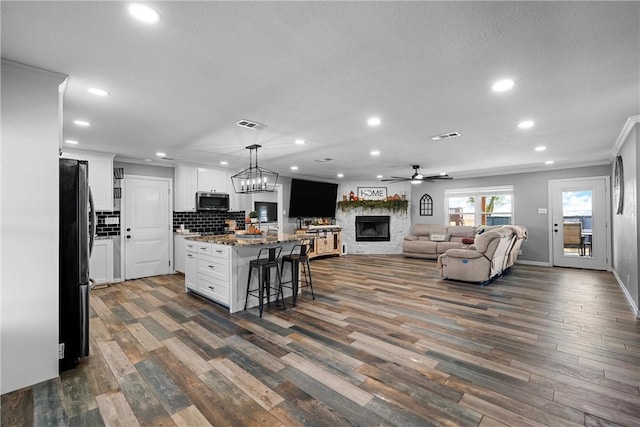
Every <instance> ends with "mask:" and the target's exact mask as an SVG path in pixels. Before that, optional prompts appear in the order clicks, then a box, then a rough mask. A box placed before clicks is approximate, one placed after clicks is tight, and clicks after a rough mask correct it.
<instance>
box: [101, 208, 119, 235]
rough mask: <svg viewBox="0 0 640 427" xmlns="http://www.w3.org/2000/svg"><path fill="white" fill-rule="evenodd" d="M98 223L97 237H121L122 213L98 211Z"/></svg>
mask: <svg viewBox="0 0 640 427" xmlns="http://www.w3.org/2000/svg"><path fill="white" fill-rule="evenodd" d="M96 217H97V219H98V221H97V223H96V235H97V236H98V237H110V236H119V235H120V211H98V212H96Z"/></svg>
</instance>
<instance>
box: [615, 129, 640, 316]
mask: <svg viewBox="0 0 640 427" xmlns="http://www.w3.org/2000/svg"><path fill="white" fill-rule="evenodd" d="M628 124H631V123H629V122H628ZM620 142H621V144H622V145H621V147H620V150H619V151H618V153H617V154H618V155H620V156H622V165H623V171H624V175H623V176H624V205H623V210H622V214H620V215H617V214H616V213H615V211H616V207H615V206H614V207H613V208H612V214H613V220H612V222H613V263H612V268H613V271H614V272H615V274H616V276H617V277H618V280H619V281H620V283H621V285H622V286H623V287H624V289H625V290H626V292H627V298H629V299H630V300H631V304H632V305H633V309H634V310H636V314H637V310H638V306H640V298H639V295H638V294H639V293H640V292H639V290H638V276H639V275H640V270H639V268H638V253H639V251H640V248H639V247H638V246H639V243H638V230H639V229H640V220H639V219H638V184H639V181H640V176H639V175H638V164H639V163H640V124H638V123H637V122H636V123H635V125H633V127H632V128H631V129H630V132H629V134H628V136H627V137H626V138H624V140H623V141H620ZM611 171H612V173H613V165H612V166H611Z"/></svg>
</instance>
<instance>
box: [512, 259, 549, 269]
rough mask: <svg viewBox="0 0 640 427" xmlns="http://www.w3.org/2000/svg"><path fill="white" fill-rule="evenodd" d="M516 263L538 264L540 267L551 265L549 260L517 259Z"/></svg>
mask: <svg viewBox="0 0 640 427" xmlns="http://www.w3.org/2000/svg"><path fill="white" fill-rule="evenodd" d="M516 264H525V265H537V266H538V267H551V265H550V264H549V263H548V262H542V261H525V260H519V259H517V260H516Z"/></svg>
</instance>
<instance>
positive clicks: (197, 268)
mask: <svg viewBox="0 0 640 427" xmlns="http://www.w3.org/2000/svg"><path fill="white" fill-rule="evenodd" d="M298 239H299V238H298V237H297V236H295V235H284V236H283V235H280V236H278V237H275V236H273V237H272V236H270V237H269V238H265V239H255V240H254V241H247V242H244V241H243V240H240V239H237V240H236V238H235V237H229V236H208V237H193V238H188V239H187V240H191V241H193V242H192V243H195V244H193V245H189V244H187V245H186V254H185V287H186V290H187V291H189V292H195V293H197V294H199V295H201V296H204V297H205V298H208V299H210V300H212V301H215V302H217V303H218V304H221V305H223V306H225V307H228V308H229V312H230V313H236V312H238V311H242V310H244V305H245V299H246V296H247V278H248V275H249V262H250V261H251V260H254V259H256V258H257V257H258V253H259V252H260V249H263V248H273V247H277V246H282V253H281V256H282V255H286V254H289V252H291V249H292V248H293V246H294V245H296V244H297V243H298V241H299V240H298ZM190 243H191V242H190ZM255 270H256V269H254V271H253V272H252V276H253V277H252V281H251V287H252V289H257V286H258V283H257V281H258V273H257V271H255ZM286 270H287V272H286V276H285V277H283V281H285V280H290V278H291V270H290V268H286ZM271 280H272V283H273V284H274V285H275V283H276V272H275V270H273V271H272V276H271ZM272 292H274V291H272ZM291 295H292V289H291V288H284V296H285V298H287V297H290V296H291ZM271 298H272V301H275V298H276V296H274V295H273V293H272V297H271ZM265 304H266V301H265ZM257 306H258V298H256V297H254V296H249V301H248V304H247V308H252V307H257Z"/></svg>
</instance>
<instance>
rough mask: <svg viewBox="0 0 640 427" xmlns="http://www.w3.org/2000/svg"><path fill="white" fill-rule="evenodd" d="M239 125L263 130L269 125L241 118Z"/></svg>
mask: <svg viewBox="0 0 640 427" xmlns="http://www.w3.org/2000/svg"><path fill="white" fill-rule="evenodd" d="M238 126H240V127H243V128H248V129H255V130H262V129H264V128H266V127H267V125H263V124H262V123H258V122H252V121H251V120H240V121H239V122H238Z"/></svg>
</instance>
